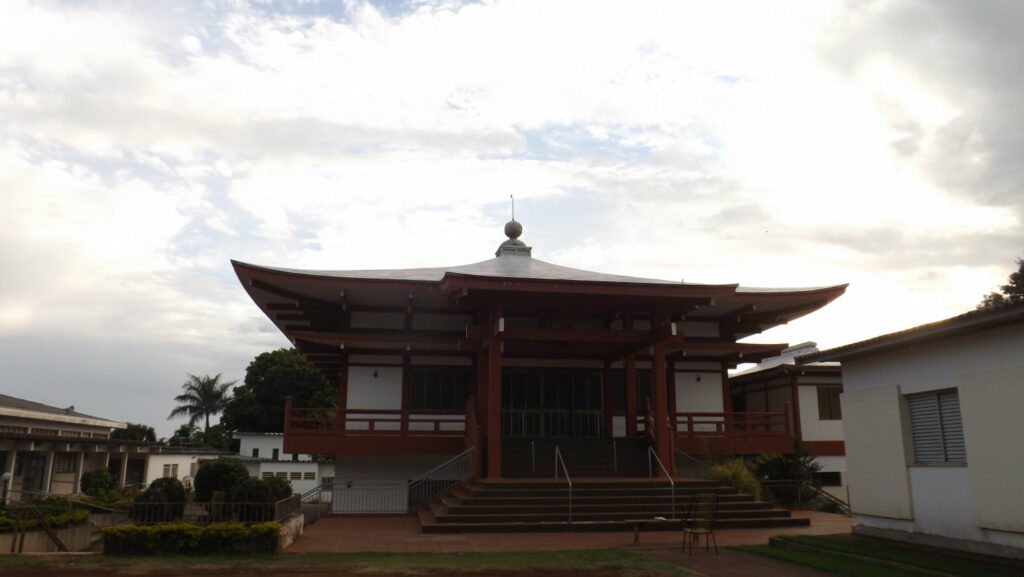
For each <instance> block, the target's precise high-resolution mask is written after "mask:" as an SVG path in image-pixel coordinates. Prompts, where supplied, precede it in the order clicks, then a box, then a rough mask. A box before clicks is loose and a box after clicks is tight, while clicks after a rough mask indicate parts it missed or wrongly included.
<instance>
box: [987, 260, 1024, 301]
mask: <svg viewBox="0 0 1024 577" xmlns="http://www.w3.org/2000/svg"><path fill="white" fill-rule="evenodd" d="M1016 263H1017V270H1016V271H1014V272H1012V273H1010V276H1009V278H1007V279H1006V284H1004V285H1000V286H999V290H998V291H992V292H990V293H988V294H987V295H985V296H984V298H982V299H981V302H980V303H978V307H977V308H979V309H991V308H996V307H1001V306H1004V305H1010V304H1019V303H1024V258H1020V257H1017V260H1016Z"/></svg>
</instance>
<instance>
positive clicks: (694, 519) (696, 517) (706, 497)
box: [683, 493, 718, 555]
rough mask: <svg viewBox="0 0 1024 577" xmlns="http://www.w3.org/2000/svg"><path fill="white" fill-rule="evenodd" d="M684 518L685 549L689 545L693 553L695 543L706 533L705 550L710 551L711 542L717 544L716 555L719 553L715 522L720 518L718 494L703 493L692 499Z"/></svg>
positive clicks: (684, 549)
mask: <svg viewBox="0 0 1024 577" xmlns="http://www.w3.org/2000/svg"><path fill="white" fill-rule="evenodd" d="M688 509H689V510H688V511H687V512H686V516H685V517H684V518H683V551H686V550H687V545H689V551H690V554H691V555H692V554H693V544H694V543H698V544H699V543H700V536H701V535H704V550H705V551H710V550H711V544H712V543H713V544H714V545H715V555H717V554H718V541H717V540H716V539H715V522H716V521H717V520H718V495H713V494H709V493H701V494H699V495H697V496H696V497H695V498H694V499H693V500H692V501H690V505H689V507H688Z"/></svg>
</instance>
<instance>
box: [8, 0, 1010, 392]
mask: <svg viewBox="0 0 1024 577" xmlns="http://www.w3.org/2000/svg"><path fill="white" fill-rule="evenodd" d="M339 6H340V8H339ZM279 8H280V7H278V6H277V5H274V4H272V3H271V4H259V5H251V4H248V3H245V2H233V3H229V4H208V3H205V2H196V3H194V4H186V5H180V4H172V5H161V4H150V3H144V4H140V5H135V6H132V5H125V6H121V5H118V6H113V5H108V4H105V3H96V4H82V5H78V4H76V5H74V6H67V5H64V4H48V3H29V2H18V3H12V4H10V6H6V7H5V9H6V13H5V18H4V19H2V20H0V190H2V191H3V192H0V208H2V209H3V211H2V213H0V241H2V242H0V265H3V266H4V270H13V271H17V274H14V275H9V276H6V277H5V278H3V279H0V287H2V289H3V290H2V292H0V294H2V295H3V297H2V299H0V336H4V335H8V336H9V335H19V336H20V337H21V338H25V337H27V336H29V335H37V334H50V332H51V331H55V333H54V334H56V333H59V334H60V335H62V338H67V339H76V338H77V339H100V338H102V339H111V340H110V341H109V342H111V343H116V342H118V341H117V339H116V338H114V336H112V335H127V334H130V335H133V338H134V339H135V340H137V341H138V342H142V343H151V344H152V345H153V348H152V349H151V350H150V354H152V355H154V356H158V357H159V358H160V361H161V362H160V363H158V364H159V365H160V367H161V369H160V370H161V371H162V372H161V375H162V376H161V378H162V379H170V382H167V383H165V384H164V385H162V386H163V387H164V388H163V389H159V390H161V391H163V393H161V394H165V396H166V397H167V400H168V402H169V400H170V398H171V397H172V396H173V394H175V393H176V390H175V389H176V388H177V386H178V383H179V382H180V380H181V376H182V375H184V373H185V372H200V373H201V372H206V369H205V368H204V367H203V366H188V365H192V364H201V363H209V365H210V366H211V367H215V369H214V368H211V369H210V372H218V371H226V370H227V369H225V368H224V363H225V361H224V359H227V358H230V359H238V358H245V356H246V353H248V354H255V353H258V352H260V350H261V347H270V346H276V344H277V343H281V341H282V339H281V337H280V336H279V335H276V334H275V333H273V332H260V331H265V330H267V329H268V327H269V324H268V322H267V321H266V320H265V319H263V318H262V317H261V315H260V313H259V311H258V310H256V309H255V307H254V306H252V305H251V303H248V302H247V300H246V297H245V295H244V293H243V291H242V290H241V289H240V288H239V287H238V286H237V283H236V282H235V280H234V279H233V277H232V275H231V273H230V271H229V269H228V264H227V260H228V259H229V258H240V259H242V260H249V261H253V262H257V263H265V264H271V265H282V266H293V267H310V268H373V267H403V266H436V265H444V264H459V263H465V262H472V261H476V260H482V259H484V258H487V257H488V256H490V254H491V252H492V251H493V249H494V247H495V246H496V245H497V243H498V242H500V240H501V234H500V224H501V223H502V222H503V221H504V220H505V219H506V218H507V214H508V212H507V199H508V196H509V195H510V194H514V195H515V196H516V198H517V200H518V201H519V204H518V208H519V215H520V220H522V221H523V222H524V224H525V226H526V234H525V235H524V240H526V241H527V242H530V243H532V244H534V246H535V252H534V254H535V255H537V256H541V257H543V258H546V259H548V260H553V261H556V262H560V263H562V264H566V265H570V266H583V267H592V268H597V269H600V270H605V271H608V272H618V273H623V274H636V275H640V276H651V277H660V278H679V277H685V278H686V280H688V281H694V282H741V283H743V284H745V285H767V286H793V285H822V284H831V283H838V282H846V281H849V282H851V283H852V285H851V289H850V291H849V294H848V295H847V296H845V297H843V299H840V301H839V302H838V303H836V304H834V305H831V306H830V307H829V308H828V309H827V310H826V311H823V312H821V313H818V314H816V315H812V317H810V318H808V319H806V320H805V321H799V322H798V323H794V325H793V326H792V327H785V328H783V329H781V333H780V334H785V335H787V336H786V338H788V339H789V340H794V341H801V340H808V339H815V340H819V341H820V342H823V343H829V344H841V342H842V341H844V340H846V339H847V338H848V337H855V338H860V337H867V336H871V335H872V334H877V332H880V330H881V329H883V327H884V328H885V329H886V330H888V329H892V330H895V329H898V328H905V326H907V325H909V324H913V323H917V322H924V321H927V320H935V319H936V318H938V317H941V316H943V315H946V314H953V313H955V312H958V311H959V310H964V309H966V308H970V307H971V306H972V305H973V303H974V301H975V300H977V299H978V298H980V296H981V294H982V293H984V292H986V291H987V290H990V289H991V287H992V286H994V285H995V284H997V283H998V282H1000V281H1001V280H1002V278H1005V274H1006V273H1007V272H1008V271H1009V268H1010V266H1011V265H1012V259H1013V257H1014V256H1015V255H1014V254H1013V251H1015V250H1019V243H1018V242H1017V241H1016V240H1015V239H1018V238H1019V237H1020V232H1021V221H1020V218H1021V217H1020V215H1021V214H1022V212H1021V211H1020V208H1019V207H1020V206H1021V205H1020V202H1019V198H1017V200H1013V199H1014V198H1016V197H1019V190H1017V189H1016V188H1014V185H1013V183H1015V182H1017V181H1016V180H1015V179H1016V178H1017V177H1018V176H1019V175H1018V173H1017V172H1016V171H1017V168H1016V167H1015V166H1014V162H1015V160H1016V158H1018V156H1017V155H1014V154H1013V152H1014V151H1015V150H1016V148H1015V144H1016V141H1015V140H1013V139H1012V138H1011V136H1012V135H1010V134H1009V133H1007V132H1005V130H1002V129H999V128H998V127H999V125H998V123H997V122H994V121H993V120H991V118H990V117H991V115H993V114H995V113H994V112H989V111H988V110H989V108H1000V109H1008V107H1006V106H1002V107H991V106H988V105H990V104H991V103H1000V102H1003V103H1005V102H1011V101H1015V100H1014V98H1013V96H1018V95H1019V90H1018V89H1017V87H1016V86H1015V84H1013V81H1012V79H1010V78H1009V75H1005V74H1002V75H996V74H994V73H993V74H990V75H988V76H985V75H984V72H983V70H984V68H985V67H984V66H980V65H975V66H971V67H969V68H967V67H962V70H965V71H969V72H962V71H960V70H961V68H958V67H957V66H953V65H948V66H947V65H945V64H942V63H938V64H942V65H941V66H940V65H937V64H936V65H932V63H931V62H930V61H927V60H925V59H923V57H922V56H921V55H922V54H925V55H926V54H928V53H929V51H932V52H935V51H938V52H939V53H941V54H944V55H945V58H944V59H943V62H946V61H950V62H952V61H956V62H960V63H961V64H962V63H963V62H964V61H970V62H971V63H974V62H975V61H974V60H970V59H972V58H978V57H979V56H978V54H977V53H976V51H972V49H971V48H970V47H971V43H970V42H967V41H966V40H965V39H967V40H971V39H974V35H977V32H976V31H975V29H974V28H971V25H974V20H972V19H967V22H966V23H965V22H964V19H963V18H960V19H953V18H945V19H943V18H942V16H946V15H945V14H943V13H941V10H940V9H938V8H933V7H928V6H923V7H922V6H918V5H917V4H914V5H912V7H911V8H910V9H908V10H909V13H910V14H911V15H913V16H923V17H920V18H908V17H907V16H906V14H902V13H900V12H899V10H896V9H894V8H891V9H890V8H887V7H886V6H882V7H877V6H874V5H872V6H869V7H857V6H852V7H851V6H848V5H846V4H844V3H838V2H817V1H807V2H796V3H790V4H787V5H785V6H779V5H778V4H769V3H764V2H753V1H752V2H745V3H729V4H725V3H718V2H685V3H684V2H675V1H664V2H661V1H654V0H651V1H641V2H634V3H630V4H629V5H628V6H624V5H620V4H614V3H599V2H589V1H582V0H580V1H566V2H550V1H546V0H545V1H540V0H533V1H518V2H508V1H494V2H483V3H467V4H462V3H458V2H416V3H411V4H410V5H409V10H408V11H406V12H405V13H398V12H397V11H394V10H391V9H389V10H384V9H378V8H376V7H375V6H374V5H372V4H369V3H365V2H349V3H344V4H342V5H323V6H307V5H302V4H295V5H288V7H287V8H288V9H287V10H285V9H280V10H279ZM336 8H337V9H340V10H343V11H344V14H343V17H335V15H333V14H332V16H331V17H328V16H327V14H331V10H333V9H336ZM972 18H975V17H974V16H973V15H972ZM976 18H977V19H978V20H979V21H980V22H985V20H984V19H982V18H981V17H980V16H979V17H976ZM876 28H877V29H878V30H879V34H877V35H870V34H865V33H864V30H866V29H872V30H874V29H876ZM904 32H905V34H902V35H901V34H900V33H904ZM919 37H920V38H923V40H921V41H920V42H919V43H915V42H914V41H913V40H914V39H915V38H919ZM999 38H1001V40H1000V41H1001V42H1003V44H1000V45H999V46H1000V47H1001V48H1005V50H1000V51H999V52H998V53H999V54H1019V53H1020V50H1019V48H1020V46H1019V44H1020V42H1019V40H1014V39H1013V38H1012V37H1010V36H999ZM894 47H895V48H894ZM922 47H923V48H922ZM896 48H900V49H896ZM958 59H959V60H958ZM1010 60H1012V59H1010ZM1000 63H1002V60H999V59H996V62H995V63H994V64H992V66H996V65H997V64H999V65H1003V64H1005V63H1003V64H1000ZM997 69H998V68H997ZM961 74H970V75H971V78H972V82H971V83H970V85H971V86H975V87H978V88H977V89H976V90H975V91H972V90H969V89H967V88H965V87H964V86H965V84H966V83H964V82H961ZM979 103H980V104H979ZM1016 124H1018V123H1014V122H1009V123H1008V125H1009V126H1014V125H1016ZM987 184H991V185H992V186H986V185H987ZM978 191H984V194H982V192H978ZM1007 191H1009V192H1007ZM1014 191H1015V192H1014ZM1007 199H1009V200H1007ZM1004 264H1005V266H1003V265H1004ZM879 319H884V322H881V321H879ZM764 337H765V338H766V339H767V340H772V339H773V338H777V337H774V336H773V335H764ZM103 342H108V341H103ZM22 352H23V351H22ZM10 354H12V355H15V356H17V355H18V354H19V351H17V350H13V351H12V352H11V353H10ZM23 356H24V355H23ZM175 363H180V364H181V366H180V367H179V368H178V369H177V372H178V373H180V374H178V375H177V376H173V373H171V372H170V371H169V367H172V366H176V365H175ZM107 364H108V365H116V364H117V363H116V361H113V360H112V361H110V362H108V363H107ZM19 366H22V365H19ZM154 366H155V365H154ZM133 367H136V368H137V366H136V365H133ZM22 370H25V371H27V368H24V369H22ZM97 370H98V369H97ZM139 370H141V369H139ZM97 374H98V373H97ZM237 376H240V375H238V374H235V375H232V376H231V377H230V378H236V377H237ZM157 386H158V385H154V387H157Z"/></svg>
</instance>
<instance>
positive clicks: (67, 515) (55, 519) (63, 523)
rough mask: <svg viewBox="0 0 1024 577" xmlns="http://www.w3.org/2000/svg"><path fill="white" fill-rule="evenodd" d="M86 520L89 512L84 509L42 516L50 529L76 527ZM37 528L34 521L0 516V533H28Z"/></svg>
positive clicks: (36, 522)
mask: <svg viewBox="0 0 1024 577" xmlns="http://www.w3.org/2000/svg"><path fill="white" fill-rule="evenodd" d="M8 513H10V512H8ZM88 518H89V511H86V510H85V509H71V508H68V509H67V510H66V511H65V512H63V513H55V514H53V513H51V514H46V513H44V514H43V519H45V520H46V524H47V525H49V526H50V528H51V529H63V528H65V527H71V526H72V525H78V524H79V523H84V522H85V521H86V520H87V519H88ZM38 526H39V521H37V520H36V519H18V520H15V519H12V518H10V517H5V516H0V533H6V532H9V531H14V530H15V529H17V528H24V529H26V530H28V531H33V530H35V529H36V528H37V527H38Z"/></svg>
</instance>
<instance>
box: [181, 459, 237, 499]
mask: <svg viewBox="0 0 1024 577" xmlns="http://www.w3.org/2000/svg"><path fill="white" fill-rule="evenodd" d="M248 478H249V471H248V470H247V469H246V468H245V465H243V464H242V462H241V461H239V460H237V459H214V460H213V461H207V462H205V463H203V465H202V466H201V467H199V471H198V472H197V473H196V478H195V481H194V483H193V485H194V486H195V489H196V501H199V502H206V501H210V500H212V499H213V494H214V492H217V491H223V492H224V493H225V494H226V493H228V492H229V491H230V490H231V488H232V487H234V486H235V485H239V484H241V483H243V482H245V480H246V479H248Z"/></svg>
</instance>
